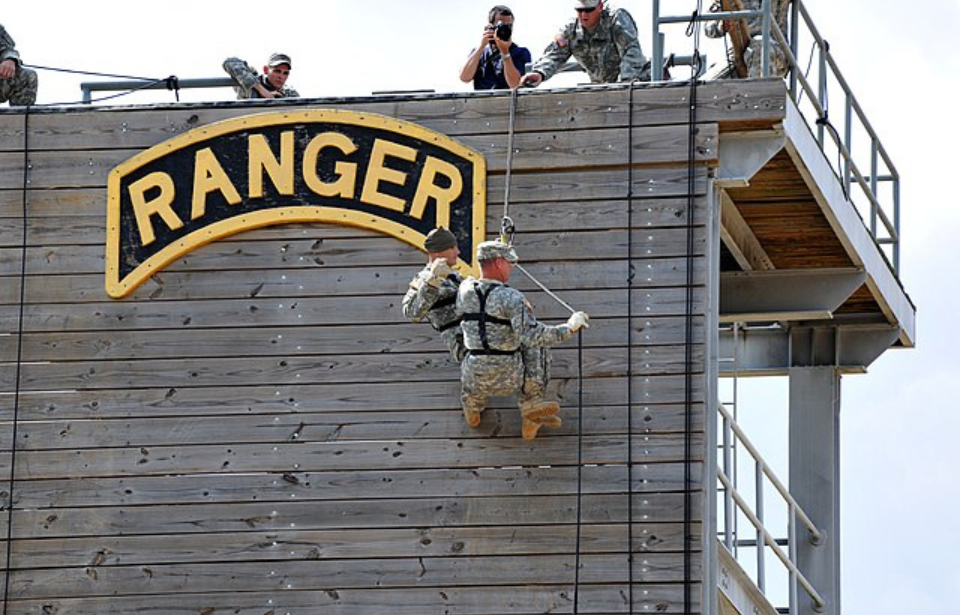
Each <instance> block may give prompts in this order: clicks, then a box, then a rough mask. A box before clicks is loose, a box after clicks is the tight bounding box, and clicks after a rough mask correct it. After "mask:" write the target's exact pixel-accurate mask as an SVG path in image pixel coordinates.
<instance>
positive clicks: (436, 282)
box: [427, 258, 453, 288]
mask: <svg viewBox="0 0 960 615" xmlns="http://www.w3.org/2000/svg"><path fill="white" fill-rule="evenodd" d="M427 269H428V270H429V271H430V274H431V276H430V279H429V280H427V283H428V284H430V286H434V287H437V288H439V287H440V286H441V285H443V281H444V280H446V279H447V276H448V275H450V274H451V273H453V269H452V268H451V267H450V265H448V264H447V261H446V259H443V258H437V259H434V260H433V261H431V262H430V264H429V265H428V266H427Z"/></svg>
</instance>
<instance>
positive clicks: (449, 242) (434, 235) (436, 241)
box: [423, 226, 457, 252]
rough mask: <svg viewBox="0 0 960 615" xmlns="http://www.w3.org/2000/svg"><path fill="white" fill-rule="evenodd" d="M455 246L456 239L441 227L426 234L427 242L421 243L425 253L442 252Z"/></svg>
mask: <svg viewBox="0 0 960 615" xmlns="http://www.w3.org/2000/svg"><path fill="white" fill-rule="evenodd" d="M456 245H457V238H456V237H455V236H454V234H453V233H451V232H450V231H448V230H447V229H445V228H443V227H442V226H440V227H437V228H435V229H433V230H432V231H430V232H429V233H427V240H426V241H424V242H423V247H424V248H425V249H426V250H427V252H443V251H444V250H449V249H450V248H452V247H454V246H456Z"/></svg>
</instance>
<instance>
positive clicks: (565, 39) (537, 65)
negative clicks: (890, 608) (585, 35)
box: [530, 22, 576, 81]
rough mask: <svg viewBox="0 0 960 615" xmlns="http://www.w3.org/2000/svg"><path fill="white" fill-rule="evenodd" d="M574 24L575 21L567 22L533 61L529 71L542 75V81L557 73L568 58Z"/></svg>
mask: <svg viewBox="0 0 960 615" xmlns="http://www.w3.org/2000/svg"><path fill="white" fill-rule="evenodd" d="M575 26H576V24H575V22H571V23H570V24H567V26H566V27H564V28H563V30H561V31H560V33H559V34H557V36H556V37H554V39H553V42H552V43H550V44H549V45H547V48H546V49H544V50H543V55H542V56H541V57H540V59H539V60H537V61H536V62H534V64H533V67H532V68H531V69H530V72H534V73H540V74H541V75H543V81H546V80H547V79H549V78H550V77H553V76H554V75H555V74H557V71H558V70H560V68H561V67H562V66H563V65H564V64H566V62H567V60H569V59H570V53H571V52H570V37H571V35H572V33H573V30H574V27H575Z"/></svg>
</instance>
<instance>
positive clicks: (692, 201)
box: [683, 0, 707, 613]
mask: <svg viewBox="0 0 960 615" xmlns="http://www.w3.org/2000/svg"><path fill="white" fill-rule="evenodd" d="M702 10H703V6H702V0H697V7H696V9H695V10H694V12H693V15H691V17H690V24H689V25H688V27H687V35H688V36H692V37H693V63H692V64H693V65H692V66H691V74H690V97H689V98H690V100H689V104H690V108H689V117H688V128H689V132H688V133H687V257H686V261H687V263H686V265H687V277H686V297H685V299H686V309H685V310H684V311H685V315H684V372H685V373H684V387H683V388H684V395H683V397H684V399H683V401H684V428H683V459H684V468H683V484H684V491H683V612H684V613H689V612H690V609H691V605H692V604H693V581H692V576H693V547H694V545H695V544H696V542H697V541H695V540H694V536H693V535H692V533H693V504H694V502H693V487H694V477H693V459H692V455H693V427H694V425H693V368H694V364H693V361H694V357H693V343H694V339H693V304H694V291H693V288H694V287H693V284H694V281H695V278H694V273H693V268H694V265H695V263H696V260H695V258H694V255H693V252H694V248H695V245H696V243H695V242H696V236H695V234H694V226H693V223H694V208H695V206H696V197H695V193H696V187H697V180H696V172H697V133H698V129H697V85H698V83H699V81H698V80H699V76H700V64H701V62H702V61H703V58H702V57H701V56H700V29H701V26H700V23H699V21H698V20H697V17H698V16H699V15H700V13H701V12H702ZM703 480H707V478H706V474H705V475H704V477H703Z"/></svg>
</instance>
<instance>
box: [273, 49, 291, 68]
mask: <svg viewBox="0 0 960 615" xmlns="http://www.w3.org/2000/svg"><path fill="white" fill-rule="evenodd" d="M281 64H286V65H287V66H289V67H290V68H293V63H292V62H290V56H288V55H287V54H285V53H274V54H271V55H270V60H268V61H267V66H269V67H270V68H275V67H277V66H280V65H281Z"/></svg>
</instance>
